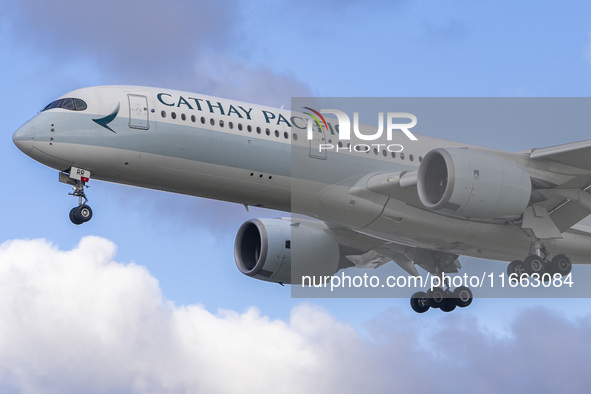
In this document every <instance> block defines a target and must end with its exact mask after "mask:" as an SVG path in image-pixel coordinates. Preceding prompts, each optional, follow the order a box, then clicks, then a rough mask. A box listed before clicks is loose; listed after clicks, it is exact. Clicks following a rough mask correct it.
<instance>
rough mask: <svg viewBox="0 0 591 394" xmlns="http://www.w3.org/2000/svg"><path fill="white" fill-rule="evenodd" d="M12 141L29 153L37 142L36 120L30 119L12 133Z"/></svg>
mask: <svg viewBox="0 0 591 394" xmlns="http://www.w3.org/2000/svg"><path fill="white" fill-rule="evenodd" d="M12 142H14V144H15V145H16V146H17V148H19V149H20V150H21V151H23V152H24V153H26V154H27V155H28V154H29V153H30V152H31V150H32V149H33V144H34V142H35V123H34V121H33V120H30V121H28V122H27V123H25V124H24V125H22V126H21V127H20V128H19V129H18V130H16V131H15V132H14V134H13V135H12Z"/></svg>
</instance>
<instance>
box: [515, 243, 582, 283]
mask: <svg viewBox="0 0 591 394" xmlns="http://www.w3.org/2000/svg"><path fill="white" fill-rule="evenodd" d="M531 249H532V250H531V254H530V255H529V256H527V257H526V258H525V259H523V261H521V260H513V261H512V262H510V263H509V265H508V266H507V276H509V278H515V279H516V280H517V279H519V280H521V278H523V277H525V276H527V275H529V276H533V275H537V278H538V279H540V280H544V281H548V280H551V279H552V278H553V277H554V275H555V274H560V275H561V276H566V275H568V274H570V272H571V270H572V262H571V261H570V259H569V258H568V256H566V255H564V254H557V255H556V256H554V257H552V259H550V258H549V257H548V251H547V250H546V248H545V247H544V245H543V244H542V243H541V242H540V241H535V242H533V243H532V248H531Z"/></svg>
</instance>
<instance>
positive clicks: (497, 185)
mask: <svg viewBox="0 0 591 394" xmlns="http://www.w3.org/2000/svg"><path fill="white" fill-rule="evenodd" d="M417 190H418V193H419V198H420V200H421V203H422V204H423V205H424V206H425V207H427V208H429V209H432V210H435V211H441V212H442V213H446V214H449V215H452V216H459V217H463V218H474V219H513V218H517V217H519V216H521V214H522V213H523V211H524V210H525V208H526V207H527V204H528V203H529V200H530V197H531V179H530V177H529V174H528V173H527V171H525V169H523V168H522V167H520V166H518V165H516V164H514V163H511V162H509V161H506V160H504V159H502V158H500V157H497V156H494V155H491V154H487V153H483V152H478V151H474V150H469V149H461V148H440V149H434V150H432V151H430V152H429V153H427V155H425V158H424V159H423V161H422V162H421V165H420V166H419V173H418V180H417Z"/></svg>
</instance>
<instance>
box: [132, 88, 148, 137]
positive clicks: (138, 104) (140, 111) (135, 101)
mask: <svg viewBox="0 0 591 394" xmlns="http://www.w3.org/2000/svg"><path fill="white" fill-rule="evenodd" d="M127 97H128V99H129V127H131V128H133V129H142V130H148V129H149V128H150V121H149V111H148V98H147V97H146V96H141V95H138V94H128V95H127Z"/></svg>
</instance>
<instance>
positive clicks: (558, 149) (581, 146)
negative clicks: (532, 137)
mask: <svg viewBox="0 0 591 394" xmlns="http://www.w3.org/2000/svg"><path fill="white" fill-rule="evenodd" d="M529 157H530V159H533V160H539V159H546V160H552V161H555V162H557V163H561V164H566V165H568V166H571V167H577V168H581V169H585V170H590V171H591V140H585V141H579V142H571V143H569V144H563V145H556V146H550V147H547V148H534V149H532V150H531V152H530V154H529Z"/></svg>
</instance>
